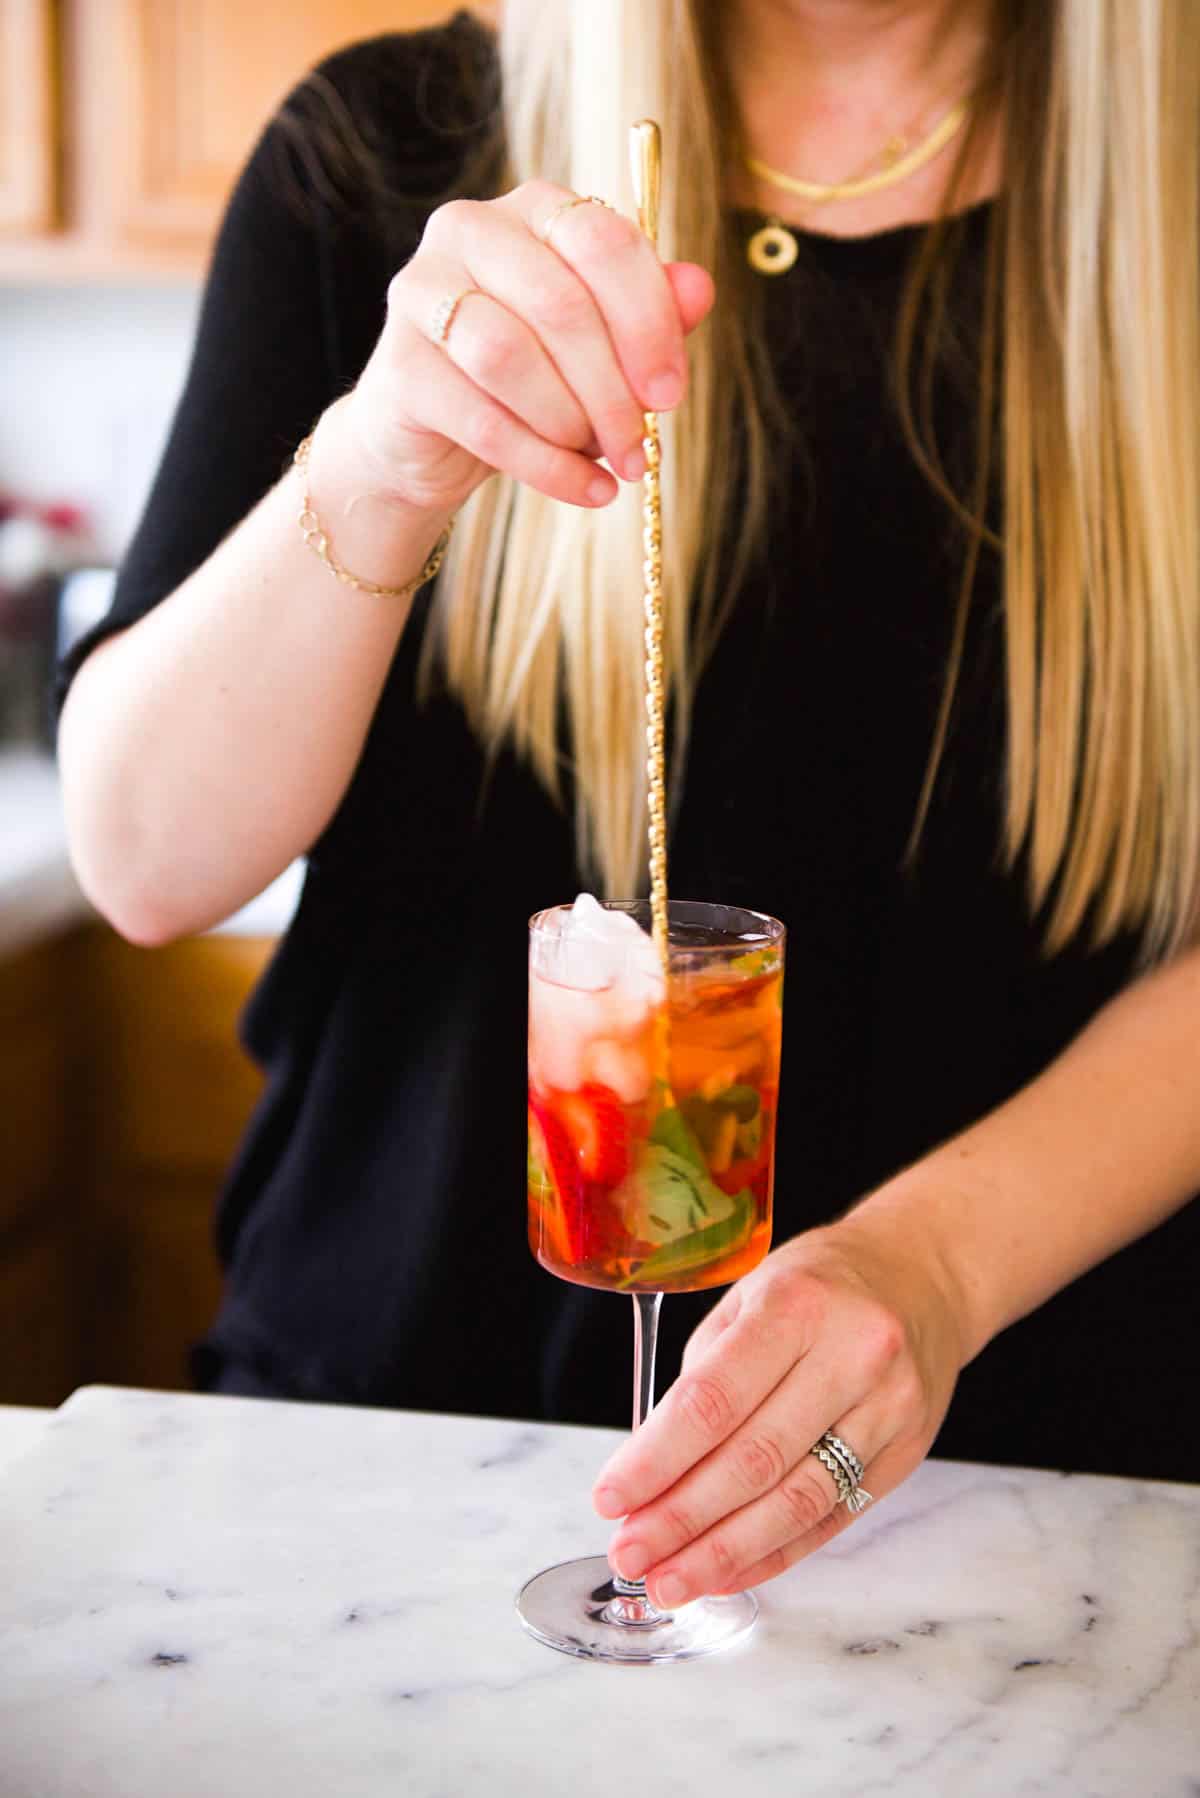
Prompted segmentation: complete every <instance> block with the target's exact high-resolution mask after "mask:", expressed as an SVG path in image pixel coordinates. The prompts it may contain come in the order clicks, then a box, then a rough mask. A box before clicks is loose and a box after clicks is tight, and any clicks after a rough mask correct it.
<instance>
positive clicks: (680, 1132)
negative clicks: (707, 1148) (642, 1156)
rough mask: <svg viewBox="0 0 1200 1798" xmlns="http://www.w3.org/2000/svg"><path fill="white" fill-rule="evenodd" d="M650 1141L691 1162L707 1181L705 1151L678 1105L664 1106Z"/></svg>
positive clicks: (655, 1121)
mask: <svg viewBox="0 0 1200 1798" xmlns="http://www.w3.org/2000/svg"><path fill="white" fill-rule="evenodd" d="M650 1141H651V1142H652V1143H656V1144H658V1146H659V1147H660V1148H664V1149H669V1150H670V1151H671V1153H672V1154H674V1155H678V1156H679V1157H680V1159H681V1160H683V1161H690V1162H691V1164H692V1166H693V1167H694V1168H698V1169H699V1171H700V1173H702V1174H703V1175H704V1177H705V1179H707V1178H708V1164H707V1162H706V1161H705V1159H704V1150H703V1149H702V1148H701V1147H700V1144H699V1143H698V1142H697V1141H696V1137H695V1133H694V1131H693V1130H692V1129H691V1127H690V1125H689V1124H688V1121H687V1119H686V1118H685V1117H684V1115H683V1113H682V1111H680V1109H679V1107H678V1106H677V1105H667V1106H664V1108H663V1109H662V1111H660V1112H659V1114H658V1116H657V1117H656V1118H655V1120H654V1128H653V1129H652V1130H651V1132H650Z"/></svg>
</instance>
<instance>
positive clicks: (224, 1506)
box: [0, 1388, 1200, 1798]
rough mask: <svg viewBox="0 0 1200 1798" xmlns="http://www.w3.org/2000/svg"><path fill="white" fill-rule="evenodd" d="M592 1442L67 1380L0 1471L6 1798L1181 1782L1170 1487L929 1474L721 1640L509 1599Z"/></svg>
mask: <svg viewBox="0 0 1200 1798" xmlns="http://www.w3.org/2000/svg"><path fill="white" fill-rule="evenodd" d="M615 1440H616V1438H615V1437H613V1436H612V1435H611V1434H610V1433H607V1432H602V1431H588V1430H579V1429H568V1428H547V1427H543V1426H531V1425H529V1424H522V1423H501V1422H495V1421H479V1420H475V1419H468V1418H448V1417H428V1416H420V1415H413V1414H400V1413H387V1412H377V1411H352V1410H335V1409H324V1408H314V1407H298V1406H290V1405H275V1404H264V1403H262V1402H259V1401H254V1400H242V1399H224V1398H221V1399H214V1398H195V1397H184V1396H178V1395H172V1396H166V1395H161V1394H154V1393H140V1392H114V1391H110V1390H106V1389H103V1388H92V1389H89V1390H86V1391H84V1392H81V1393H79V1394H76V1396H75V1397H74V1398H73V1399H71V1400H70V1401H69V1402H68V1404H67V1405H66V1406H65V1407H64V1408H63V1409H62V1411H61V1412H59V1413H57V1414H56V1415H55V1417H54V1418H53V1419H52V1421H51V1422H50V1423H49V1424H48V1426H47V1428H46V1431H45V1435H44V1438H43V1440H42V1442H41V1444H40V1445H38V1446H36V1447H34V1448H33V1449H32V1450H30V1451H29V1452H28V1453H27V1454H26V1455H25V1456H24V1457H23V1458H22V1459H21V1460H19V1461H17V1462H15V1463H14V1464H13V1465H12V1466H11V1467H10V1468H9V1470H8V1472H7V1473H6V1475H5V1477H4V1478H3V1479H2V1480H0V1793H2V1794H3V1798H149V1795H150V1794H152V1793H153V1794H160V1793H161V1794H169V1795H170V1798H216V1795H218V1794H219V1795H220V1798H241V1795H242V1794H254V1795H255V1798H259V1795H262V1798H277V1795H278V1798H377V1795H381V1794H389V1795H391V1794H396V1795H397V1798H399V1795H400V1794H403V1798H463V1795H466V1794H476V1793H480V1794H483V1793H488V1794H499V1795H503V1794H506V1793H513V1794H517V1793H520V1794H532V1795H535V1798H540V1795H542V1794H547V1795H548V1794H570V1795H571V1798H589V1795H591V1794H601V1793H603V1794H605V1798H609V1795H610V1794H612V1793H613V1792H614V1791H616V1790H618V1789H626V1790H630V1791H632V1792H634V1793H636V1794H637V1795H638V1798H641V1795H642V1794H646V1795H647V1798H649V1795H650V1794H653V1795H654V1798H705V1795H707V1794H718V1793H719V1794H721V1798H734V1795H736V1798H760V1795H766V1794H771V1795H772V1798H774V1795H775V1794H781V1793H787V1794H789V1795H791V1794H796V1795H803V1794H809V1793H812V1794H824V1793H829V1794H839V1795H843V1798H851V1795H857V1794H863V1795H865V1794H875V1793H878V1794H884V1793H886V1794H888V1798H908V1795H909V1794H913V1795H914V1798H915V1795H918V1794H919V1795H920V1798H929V1795H931V1794H933V1795H937V1794H942V1793H955V1794H989V1795H990V1794H995V1795H996V1798H1016V1795H1018V1794H1025V1793H1053V1794H1064V1795H1069V1798H1131V1795H1134V1794H1136V1798H1197V1794H1200V1492H1198V1491H1196V1490H1195V1489H1193V1488H1190V1487H1178V1486H1175V1487H1172V1486H1162V1485H1153V1484H1137V1483H1133V1482H1129V1481H1120V1480H1100V1479H1091V1478H1069V1479H1068V1478H1064V1477H1061V1476H1058V1475H1053V1474H1045V1473H1035V1474H1031V1473H1021V1472H1014V1471H1011V1470H996V1469H986V1468H981V1467H971V1466H962V1465H955V1464H952V1463H937V1462H932V1463H929V1464H928V1465H926V1466H925V1467H924V1468H922V1469H921V1470H920V1471H919V1472H918V1474H917V1475H915V1476H914V1478H913V1479H912V1480H911V1481H910V1482H909V1483H908V1485H907V1486H906V1487H904V1488H903V1489H902V1490H901V1491H900V1492H898V1493H896V1494H894V1495H893V1496H892V1497H890V1498H889V1499H887V1500H886V1501H884V1502H883V1503H881V1504H880V1505H879V1506H878V1507H877V1508H876V1509H874V1510H873V1511H871V1512H869V1513H868V1514H867V1515H866V1517H864V1518H863V1519H862V1520H861V1521H860V1522H859V1523H857V1524H856V1525H855V1527H854V1528H853V1529H852V1530H851V1531H849V1532H848V1533H847V1534H846V1536H844V1537H843V1538H841V1539H840V1540H839V1541H838V1542H836V1543H835V1544H833V1545H832V1546H831V1547H830V1548H828V1549H826V1550H825V1551H824V1552H823V1553H822V1554H821V1555H819V1556H817V1557H815V1558H814V1559H812V1560H810V1561H808V1562H806V1563H803V1564H802V1565H801V1566H799V1567H797V1568H795V1569H793V1570H792V1571H791V1572H790V1573H789V1574H787V1575H786V1576H785V1577H784V1578H783V1579H781V1580H777V1581H775V1582H774V1583H773V1584H772V1585H770V1586H768V1587H765V1588H764V1589H763V1591H762V1593H761V1597H762V1602H763V1615H762V1620H761V1623H760V1626H759V1629H758V1632H757V1635H756V1636H755V1637H754V1638H753V1639H752V1640H751V1641H750V1642H749V1643H748V1644H746V1645H745V1646H744V1647H741V1648H739V1649H736V1650H734V1651H732V1652H731V1653H730V1654H728V1655H726V1656H724V1657H718V1658H715V1659H713V1660H710V1661H700V1662H693V1663H690V1664H686V1665H682V1666H676V1667H656V1668H651V1669H644V1670H643V1669H628V1668H608V1667H604V1666H599V1665H596V1664H594V1663H587V1662H580V1661H573V1660H571V1659H569V1658H567V1657H564V1656H560V1655H556V1654H554V1653H553V1652H551V1651H550V1650H548V1649H546V1648H543V1647H541V1646H540V1645H539V1644H537V1643H535V1642H533V1641H531V1640H529V1639H528V1638H526V1637H525V1636H524V1635H523V1633H522V1632H521V1630H520V1628H519V1627H518V1625H517V1622H516V1619H515V1615H514V1612H513V1597H514V1594H515V1592H516V1590H517V1588H518V1586H519V1585H520V1584H521V1582H522V1580H523V1579H524V1578H525V1577H526V1576H527V1575H528V1574H530V1573H531V1572H533V1571H535V1570H536V1569H537V1568H538V1567H541V1566H544V1565H547V1564H548V1563H550V1562H552V1561H557V1560H562V1559H565V1558H567V1557H568V1556H570V1555H572V1554H576V1553H584V1552H596V1551H599V1550H601V1549H602V1548H603V1546H604V1543H605V1541H606V1537H607V1528H608V1526H606V1525H605V1524H603V1523H601V1522H600V1521H599V1520H598V1519H596V1518H595V1517H594V1516H593V1515H592V1514H591V1511H590V1508H589V1506H588V1502H587V1492H588V1487H589V1484H590V1481H591V1478H592V1476H593V1474H594V1473H595V1471H596V1469H597V1468H598V1466H599V1465H600V1463H601V1461H602V1460H603V1458H604V1456H605V1454H606V1453H607V1452H608V1450H609V1448H610V1446H611V1445H612V1443H613V1442H614V1441H615Z"/></svg>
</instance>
